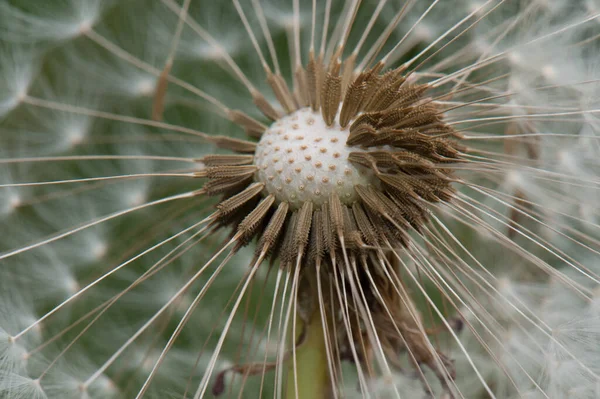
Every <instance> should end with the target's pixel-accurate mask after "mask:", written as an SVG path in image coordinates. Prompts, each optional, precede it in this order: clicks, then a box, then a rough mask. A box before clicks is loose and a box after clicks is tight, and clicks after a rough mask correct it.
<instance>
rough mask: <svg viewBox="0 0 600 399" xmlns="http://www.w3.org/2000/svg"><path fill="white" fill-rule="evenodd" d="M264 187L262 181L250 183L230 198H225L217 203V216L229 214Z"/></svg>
mask: <svg viewBox="0 0 600 399" xmlns="http://www.w3.org/2000/svg"><path fill="white" fill-rule="evenodd" d="M264 187H265V185H264V184H263V183H252V184H251V185H249V186H248V187H247V188H246V189H245V190H244V191H242V192H240V193H238V194H236V195H234V196H233V197H231V198H228V199H226V200H225V201H223V202H221V203H220V204H218V205H217V209H218V210H219V214H220V215H219V217H221V216H225V215H228V214H230V213H231V212H233V211H235V210H236V209H238V208H239V207H240V206H242V205H244V204H245V203H247V202H248V201H250V200H251V199H252V198H254V197H255V196H257V195H258V194H259V193H260V192H261V191H262V189H263V188H264Z"/></svg>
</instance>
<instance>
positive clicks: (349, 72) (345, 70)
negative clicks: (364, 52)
mask: <svg viewBox="0 0 600 399" xmlns="http://www.w3.org/2000/svg"><path fill="white" fill-rule="evenodd" d="M356 56H357V54H355V53H352V54H350V56H349V57H348V58H346V60H345V61H344V63H343V66H342V93H341V95H342V96H344V95H345V93H346V88H347V87H348V86H349V84H350V81H351V80H352V78H353V75H354V66H355V65H356Z"/></svg>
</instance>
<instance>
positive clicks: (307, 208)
mask: <svg viewBox="0 0 600 399" xmlns="http://www.w3.org/2000/svg"><path fill="white" fill-rule="evenodd" d="M312 213H313V203H312V202H310V201H308V202H305V203H304V205H302V208H300V210H299V211H298V219H297V221H296V228H295V230H296V231H295V232H294V238H293V242H292V251H293V252H294V253H296V254H297V255H300V254H302V253H304V249H305V248H306V245H307V244H308V238H309V234H310V226H311V224H312V219H313V217H312Z"/></svg>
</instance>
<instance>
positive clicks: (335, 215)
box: [329, 194, 344, 235]
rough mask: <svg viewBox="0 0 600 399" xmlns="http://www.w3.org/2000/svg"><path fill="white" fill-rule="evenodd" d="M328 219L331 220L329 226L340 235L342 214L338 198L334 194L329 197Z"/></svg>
mask: <svg viewBox="0 0 600 399" xmlns="http://www.w3.org/2000/svg"><path fill="white" fill-rule="evenodd" d="M329 217H330V219H331V226H332V227H333V228H334V229H335V231H336V233H337V234H338V235H340V234H341V233H342V232H343V231H344V215H343V214H342V203H341V201H340V197H338V196H337V195H335V194H332V195H331V196H330V197H329Z"/></svg>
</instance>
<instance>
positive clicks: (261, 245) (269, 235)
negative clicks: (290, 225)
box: [257, 202, 289, 251]
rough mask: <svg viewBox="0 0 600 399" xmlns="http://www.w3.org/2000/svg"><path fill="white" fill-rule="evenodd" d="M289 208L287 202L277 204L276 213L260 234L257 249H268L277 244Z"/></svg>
mask: <svg viewBox="0 0 600 399" xmlns="http://www.w3.org/2000/svg"><path fill="white" fill-rule="evenodd" d="M288 210H289V205H288V203H287V202H282V203H280V204H279V206H277V209H276V210H275V213H273V216H271V219H270V220H269V224H268V225H267V227H266V228H265V230H264V231H263V232H262V233H261V235H260V239H259V241H258V246H257V251H268V250H270V249H272V248H273V247H274V246H275V244H276V243H277V239H278V238H279V237H281V231H282V230H283V226H284V224H285V220H286V218H287V214H288Z"/></svg>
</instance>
